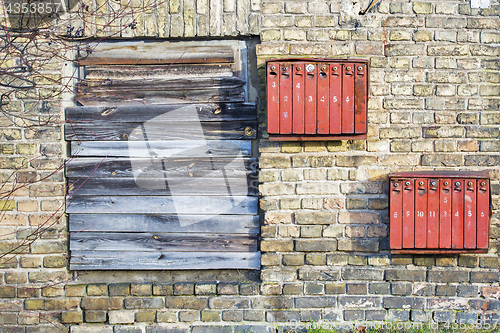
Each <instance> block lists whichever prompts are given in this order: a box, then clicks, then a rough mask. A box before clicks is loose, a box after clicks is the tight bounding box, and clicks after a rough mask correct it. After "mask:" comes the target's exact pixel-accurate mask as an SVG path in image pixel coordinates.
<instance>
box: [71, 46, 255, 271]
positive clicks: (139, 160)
mask: <svg viewBox="0 0 500 333" xmlns="http://www.w3.org/2000/svg"><path fill="white" fill-rule="evenodd" d="M246 63H247V61H246V43H245V42H241V41H227V42H225V41H216V42H215V41H214V42H197V43H195V42H155V43H147V42H136V41H134V42H114V43H100V44H96V45H92V46H90V47H86V48H83V49H82V50H81V54H80V59H79V65H80V66H81V68H82V69H83V71H84V74H83V75H82V80H81V81H80V82H79V84H78V86H77V94H76V101H77V102H78V104H80V105H81V106H76V107H70V108H67V109H66V121H67V123H66V128H65V131H66V133H65V136H66V140H67V141H69V144H70V150H71V160H70V161H69V163H68V165H67V169H66V176H67V179H68V205H67V210H66V211H67V213H68V215H69V228H70V251H71V259H70V268H71V269H73V270H88V269H99V270H102V269H226V268H228V269H231V268H238V269H258V268H259V267H260V254H259V252H258V249H257V237H258V232H259V222H258V216H257V202H258V198H257V178H256V176H257V175H256V172H257V171H256V165H257V164H256V160H255V158H253V157H252V139H255V135H256V133H255V132H256V128H257V127H256V126H257V124H256V105H255V104H254V103H248V98H247V69H246ZM83 71H82V72H83Z"/></svg>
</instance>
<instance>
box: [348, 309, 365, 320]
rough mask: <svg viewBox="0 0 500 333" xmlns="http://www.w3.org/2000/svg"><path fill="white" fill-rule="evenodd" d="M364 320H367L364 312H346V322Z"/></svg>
mask: <svg viewBox="0 0 500 333" xmlns="http://www.w3.org/2000/svg"><path fill="white" fill-rule="evenodd" d="M364 319H365V311H364V310H344V320H347V321H355V320H364Z"/></svg>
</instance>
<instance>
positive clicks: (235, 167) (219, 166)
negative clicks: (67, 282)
mask: <svg viewBox="0 0 500 333" xmlns="http://www.w3.org/2000/svg"><path fill="white" fill-rule="evenodd" d="M242 165H243V166H244V168H241V167H240V166H242ZM132 166H133V167H132ZM257 167H258V162H257V159H255V158H235V159H233V158H225V157H217V158H215V157H214V158H197V159H193V158H174V157H170V158H163V159H162V160H161V161H152V160H151V159H149V158H147V159H135V158H134V159H130V158H113V157H107V158H105V159H102V158H92V157H78V158H76V159H73V160H70V161H69V162H68V163H67V164H66V177H70V178H71V177H72V178H77V177H78V178H87V177H90V176H92V177H93V178H98V177H100V178H107V177H134V176H135V175H137V174H139V173H140V174H143V175H145V176H146V175H154V174H157V173H158V172H159V171H161V172H168V174H169V176H170V177H180V178H187V177H203V178H210V177H214V178H220V177H224V176H226V177H247V175H256V174H257Z"/></svg>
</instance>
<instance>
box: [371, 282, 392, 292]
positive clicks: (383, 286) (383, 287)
mask: <svg viewBox="0 0 500 333" xmlns="http://www.w3.org/2000/svg"><path fill="white" fill-rule="evenodd" d="M369 290H370V294H375V295H389V294H390V293H391V284H390V283H388V282H379V283H370V285H369Z"/></svg>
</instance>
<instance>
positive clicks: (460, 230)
mask: <svg viewBox="0 0 500 333" xmlns="http://www.w3.org/2000/svg"><path fill="white" fill-rule="evenodd" d="M451 202H452V207H451V212H452V216H451V248H452V249H463V248H464V181H463V179H455V180H453V185H452V197H451Z"/></svg>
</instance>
